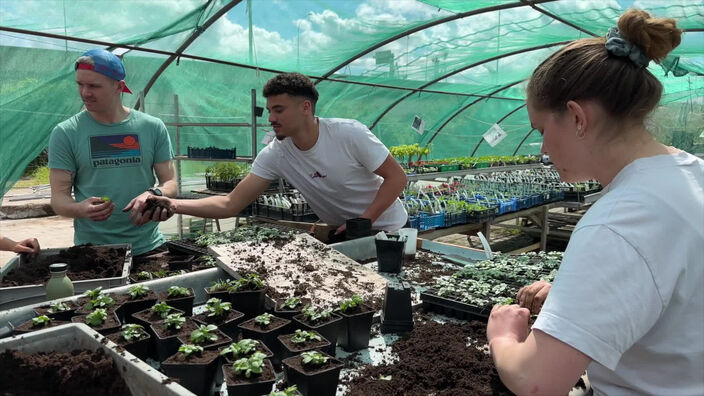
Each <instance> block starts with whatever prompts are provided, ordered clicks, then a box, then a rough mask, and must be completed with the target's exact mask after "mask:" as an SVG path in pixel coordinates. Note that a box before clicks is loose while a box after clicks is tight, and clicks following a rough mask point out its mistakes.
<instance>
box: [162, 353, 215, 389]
mask: <svg viewBox="0 0 704 396" xmlns="http://www.w3.org/2000/svg"><path fill="white" fill-rule="evenodd" d="M177 353H178V352H177ZM203 355H204V356H206V357H208V358H210V360H209V361H207V362H204V363H196V362H190V361H184V362H178V361H174V359H171V358H170V359H167V360H166V361H164V362H162V363H161V371H163V372H164V374H166V375H168V376H169V377H174V378H178V379H179V384H181V386H183V387H185V388H186V389H188V390H189V391H191V392H193V393H195V394H196V395H199V396H210V395H212V394H213V385H214V383H215V373H216V371H217V369H218V367H219V363H220V356H219V355H218V351H203Z"/></svg>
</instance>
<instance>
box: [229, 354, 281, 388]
mask: <svg viewBox="0 0 704 396" xmlns="http://www.w3.org/2000/svg"><path fill="white" fill-rule="evenodd" d="M226 367H227V370H225V382H227V384H229V385H238V384H256V383H258V382H265V381H271V380H273V379H275V378H276V373H274V366H272V365H271V361H269V360H265V361H264V368H263V369H262V374H261V375H257V376H252V377H250V378H247V377H245V376H239V375H237V374H235V370H233V369H232V366H226Z"/></svg>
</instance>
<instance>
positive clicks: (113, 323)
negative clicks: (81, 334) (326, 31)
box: [71, 311, 122, 334]
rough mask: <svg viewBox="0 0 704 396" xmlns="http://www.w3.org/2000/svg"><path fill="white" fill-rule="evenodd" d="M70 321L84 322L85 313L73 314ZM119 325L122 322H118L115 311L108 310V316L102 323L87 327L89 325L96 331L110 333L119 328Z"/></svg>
mask: <svg viewBox="0 0 704 396" xmlns="http://www.w3.org/2000/svg"><path fill="white" fill-rule="evenodd" d="M71 321H72V322H74V323H86V315H80V316H74V317H72V318H71ZM86 324H87V323H86ZM120 326H122V324H121V323H120V321H119V320H117V317H116V316H115V313H114V312H112V311H108V316H107V317H106V318H105V321H104V322H103V324H102V325H100V326H91V325H88V327H90V328H91V329H93V330H95V331H97V332H100V333H102V334H107V333H112V332H114V331H118V330H120Z"/></svg>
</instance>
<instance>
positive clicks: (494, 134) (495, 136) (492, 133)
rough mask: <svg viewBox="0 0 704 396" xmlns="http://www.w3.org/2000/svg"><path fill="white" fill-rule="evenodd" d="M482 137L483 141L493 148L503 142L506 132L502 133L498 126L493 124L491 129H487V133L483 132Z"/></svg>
mask: <svg viewBox="0 0 704 396" xmlns="http://www.w3.org/2000/svg"><path fill="white" fill-rule="evenodd" d="M482 137H483V138H484V140H486V142H487V143H489V146H491V147H494V146H496V145H497V144H499V142H501V141H502V140H504V138H505V137H506V131H504V130H503V128H501V127H500V126H499V124H494V125H492V126H491V128H489V130H488V131H486V132H484V135H482Z"/></svg>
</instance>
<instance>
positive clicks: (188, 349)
mask: <svg viewBox="0 0 704 396" xmlns="http://www.w3.org/2000/svg"><path fill="white" fill-rule="evenodd" d="M178 351H179V352H181V353H182V354H183V357H185V358H186V359H188V357H189V356H191V355H200V354H201V353H203V347H201V346H198V345H191V344H181V346H180V347H178Z"/></svg>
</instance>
